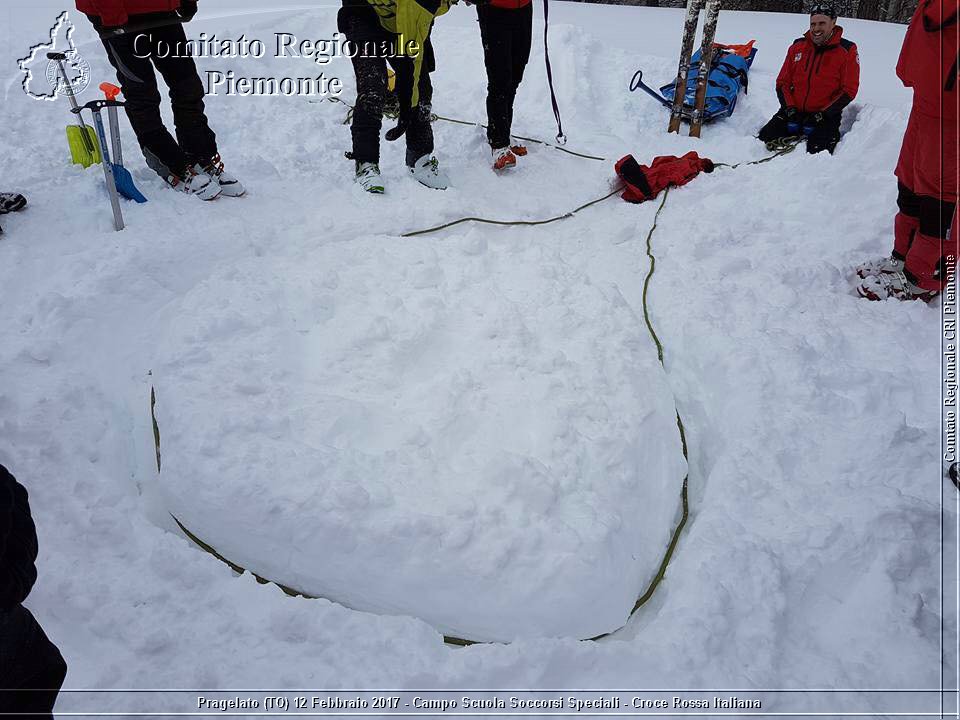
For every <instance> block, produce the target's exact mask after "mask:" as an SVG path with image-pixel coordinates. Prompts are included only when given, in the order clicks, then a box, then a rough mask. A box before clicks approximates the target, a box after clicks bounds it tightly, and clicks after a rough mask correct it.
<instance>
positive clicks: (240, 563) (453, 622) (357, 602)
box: [154, 150, 789, 642]
mask: <svg viewBox="0 0 960 720" xmlns="http://www.w3.org/2000/svg"><path fill="white" fill-rule="evenodd" d="M787 151H789V150H787ZM779 154H782V152H780V153H777V154H775V155H773V156H770V157H767V158H763V159H762V160H758V161H753V162H752V163H750V164H756V163H760V162H766V161H767V160H770V159H772V158H773V157H776V156H777V155H779ZM732 167H736V166H732ZM666 198H667V193H664V195H663V198H662V200H661V203H660V205H659V207H658V209H657V212H656V215H655V218H654V223H653V226H652V227H651V228H650V231H649V233H648V234H647V238H646V252H647V257H648V259H649V261H650V265H649V270H648V273H647V276H646V278H645V280H644V285H643V295H642V304H643V311H644V312H643V314H644V323H645V325H646V327H647V332H648V333H649V336H650V338H651V339H652V340H653V341H654V344H655V345H656V347H657V361H658V363H659V367H660V368H661V370H662V368H663V348H662V345H661V343H660V340H659V338H658V337H657V335H656V333H655V331H654V329H653V326H652V323H651V320H650V316H649V309H648V306H647V292H648V289H649V283H650V280H651V278H652V275H653V272H654V269H655V258H654V256H653V254H652V248H651V239H652V235H653V232H654V230H655V229H656V221H657V218H658V217H659V215H660V212H661V210H662V208H663V207H664V204H665V202H666ZM440 272H441V274H442V271H440ZM234 275H236V271H234V273H233V274H232V275H231V277H232V276H234ZM421 281H422V278H420V280H418V281H417V282H421ZM431 282H432V281H431ZM431 282H428V283H426V286H430V285H431ZM434 284H435V283H434ZM255 294H256V293H255ZM228 304H229V303H228ZM635 320H636V316H635V315H632V321H633V322H634V323H635ZM234 324H235V321H234V320H230V319H228V321H227V322H226V327H227V330H226V331H224V328H223V325H224V322H223V321H222V320H218V321H216V322H215V323H214V326H217V327H216V332H218V333H221V332H226V333H227V334H235V333H237V332H241V333H243V332H248V331H249V330H250V328H249V327H245V326H244V324H243V322H240V323H239V325H237V326H236V327H233V325H234ZM255 324H256V323H254V325H255ZM461 324H462V323H461ZM495 335H496V333H495ZM418 343H419V341H418ZM278 344H282V343H278ZM255 348H256V344H255V343H254V344H251V345H249V346H247V347H246V351H247V352H248V353H250V352H255ZM352 350H356V348H352ZM203 352H204V353H205V352H206V351H205V350H204V351H203ZM231 354H237V355H243V354H244V352H243V351H241V352H236V353H231ZM175 364H179V359H178V360H177V363H175ZM435 370H436V369H435ZM188 374H190V375H192V374H193V371H190V372H189V373H188ZM236 387H238V388H240V392H241V394H242V395H244V396H252V397H255V396H260V395H263V394H267V395H269V394H270V392H269V391H268V390H267V389H266V388H265V387H261V386H259V385H258V384H257V383H256V382H253V383H252V384H247V385H245V386H244V385H243V383H241V382H238V384H237V386H236ZM193 392H196V390H194V391H193ZM361 394H362V393H361ZM187 395H190V393H187ZM185 397H186V396H185ZM218 400H219V398H218ZM670 402H671V408H672V413H673V416H674V417H675V420H676V423H677V428H678V430H679V439H680V441H681V443H680V446H681V447H680V449H681V450H682V454H683V457H684V460H686V457H687V451H686V440H685V437H684V430H683V425H682V422H681V420H680V417H679V413H678V411H677V408H676V405H675V403H674V401H673V399H672V396H671V399H670ZM177 404H178V403H173V405H174V406H176V405H177ZM334 410H336V407H335V408H334ZM351 412H353V411H351ZM371 412H374V413H375V410H370V411H367V410H365V411H363V414H361V415H360V416H358V417H359V418H361V422H364V423H365V422H369V421H370V420H371V418H375V415H371V414H370V413H371ZM202 415H203V414H201V416H202ZM381 421H382V418H376V419H375V423H380V422H381ZM228 422H229V421H228ZM242 422H243V421H242V420H241V423H240V424H242ZM279 422H280V425H282V426H284V427H283V428H282V429H281V430H280V432H285V431H286V425H287V424H288V420H287V418H286V417H284V418H282V419H280V420H279ZM337 422H339V421H337ZM154 423H156V420H155V419H154ZM154 427H155V429H156V428H157V425H156V424H155V425H154ZM301 429H302V428H301ZM338 432H339V431H338ZM156 439H157V440H158V439H159V438H158V437H157V438H156ZM364 441H365V439H364ZM216 442H219V440H217V441H216ZM424 442H426V440H425V441H424ZM203 447H204V445H203V442H201V443H200V454H201V455H202V454H205V453H206V452H207V450H204V449H203ZM158 449H159V446H158ZM158 461H159V458H158ZM158 464H159V463H158ZM505 467H506V466H505ZM341 469H342V468H341ZM368 470H369V469H368V468H365V467H364V466H362V465H361V466H360V469H359V470H357V471H356V472H358V473H359V474H361V475H363V474H364V473H365V472H367V471H368ZM305 474H307V475H308V474H309V473H305ZM321 475H322V473H321ZM222 476H223V477H230V476H231V472H229V471H227V472H224V473H222ZM401 479H402V478H401ZM534 479H535V478H534ZM686 487H687V481H686V478H684V480H683V491H682V514H681V519H680V522H679V524H678V525H677V526H676V527H675V528H674V529H673V533H672V535H671V537H670V539H669V542H668V543H666V542H665V545H666V551H665V553H664V555H663V557H662V559H661V560H660V561H659V563H658V564H657V567H658V571H657V572H656V573H655V574H654V577H653V580H652V581H651V582H650V583H649V584H648V585H647V586H646V591H645V592H644V593H643V594H642V595H640V599H639V600H636V597H637V595H639V594H640V593H639V592H638V593H637V594H636V595H633V598H632V599H631V600H630V603H631V604H632V609H631V610H630V611H629V612H628V613H626V614H625V617H624V618H623V621H622V622H621V623H619V624H617V625H616V626H615V627H611V626H610V625H609V620H608V621H607V623H608V625H607V627H606V628H604V629H603V631H602V632H595V633H589V634H587V633H583V634H579V635H578V637H581V638H589V639H594V638H598V637H603V636H605V635H608V634H609V633H610V632H612V631H613V630H615V629H618V628H619V627H622V623H623V622H626V620H627V619H628V618H629V617H630V616H631V615H632V614H633V612H635V611H636V610H637V609H638V608H639V607H640V606H641V605H642V604H643V603H645V602H646V600H647V599H649V597H650V596H651V595H652V593H653V591H654V590H655V588H656V587H657V585H658V584H659V581H660V579H662V577H663V573H664V571H665V568H666V564H667V563H668V562H669V559H670V557H671V555H672V552H673V549H674V547H675V545H676V542H677V539H678V537H679V532H680V531H681V529H682V528H683V525H684V522H685V520H686V517H687V514H686V511H687V490H686ZM634 490H635V488H634ZM184 491H185V488H184V487H181V488H180V494H181V496H185V494H184ZM245 492H247V493H248V495H246V496H244V499H243V502H244V503H247V502H249V501H250V500H251V496H250V495H249V492H252V493H253V494H254V496H256V495H258V494H261V492H262V491H261V489H260V488H257V487H255V486H251V489H250V490H249V491H245ZM267 500H268V501H269V498H267ZM299 502H300V505H302V504H303V502H304V500H303V496H302V495H301V496H300V501H299ZM363 502H364V503H366V502H367V499H366V495H364V500H363ZM191 511H192V508H185V507H183V506H181V510H180V511H172V512H171V514H172V515H173V516H174V519H175V520H176V521H177V523H178V525H179V526H180V527H181V529H183V530H184V532H186V533H187V535H188V536H189V537H190V538H191V539H192V540H194V541H195V542H196V543H197V544H198V545H200V546H201V547H202V548H204V549H206V550H208V551H210V552H212V553H213V554H214V555H215V556H217V557H218V558H220V559H221V560H224V561H225V562H227V563H228V564H230V565H231V567H233V568H234V569H235V570H236V569H238V568H240V569H242V568H244V567H250V566H251V565H254V566H256V568H257V569H256V571H255V572H254V574H255V575H256V576H258V578H272V579H273V580H275V581H276V584H278V585H280V586H281V587H282V588H284V590H285V591H286V592H288V593H294V594H302V595H306V596H308V597H322V596H326V593H325V592H323V589H322V588H321V591H320V592H318V591H317V589H316V588H317V587H318V584H317V583H318V581H317V580H316V579H312V580H311V579H310V578H307V579H306V580H304V579H303V578H301V580H300V581H297V580H296V577H297V574H298V572H300V571H299V570H298V569H297V568H298V567H299V564H298V563H297V562H296V561H292V560H288V566H287V567H286V568H284V567H281V566H276V565H274V567H273V569H272V570H271V569H270V567H269V563H268V565H267V566H266V568H265V567H264V565H263V560H262V559H260V558H262V555H261V556H259V557H258V555H257V554H256V553H253V554H251V553H249V552H248V553H247V554H246V556H245V558H244V557H241V556H238V555H236V554H234V552H233V551H230V550H228V549H225V546H227V547H228V546H229V545H230V543H231V542H232V541H231V540H230V537H231V536H232V535H234V533H235V532H236V531H235V530H233V529H229V528H226V529H223V530H221V535H220V537H221V539H220V540H215V539H213V538H211V537H206V538H203V537H201V536H202V535H204V534H206V532H207V531H206V530H204V531H201V534H200V535H198V534H197V533H196V532H194V530H196V529H197V528H198V527H199V525H198V522H202V518H201V517H196V518H195V519H194V520H186V519H185V518H184V515H183V513H184V512H191ZM274 512H277V511H276V510H275V509H274ZM283 512H286V513H287V514H286V515H285V517H287V518H288V519H289V518H291V514H290V511H289V510H288V511H283ZM283 512H281V515H283ZM296 514H297V513H296V512H295V511H294V512H293V517H296ZM281 519H282V518H281ZM191 526H193V530H190V529H189V528H190V527H191ZM401 530H402V526H401ZM246 531H247V532H248V533H249V532H253V530H252V528H249V527H248V528H247V529H246ZM387 532H388V534H389V528H388V531H387ZM381 540H383V541H384V542H389V538H381ZM268 542H269V543H271V544H272V552H273V554H274V555H277V554H280V553H281V552H282V551H284V550H285V548H288V547H291V543H294V544H295V541H294V540H292V539H291V538H288V539H287V540H281V539H278V538H275V537H274V538H271V539H270V540H269V541H268ZM324 547H326V546H325V545H324ZM660 547H663V546H662V545H661V546H660ZM214 548H219V549H217V550H215V549H214ZM352 549H353V548H352V547H348V548H347V552H349V551H350V550H352ZM308 559H310V558H308ZM455 559H456V560H458V561H459V558H455ZM447 561H448V562H449V558H448V560H447ZM271 562H272V560H271ZM291 563H292V564H291ZM454 564H456V563H454ZM615 569H616V568H615ZM440 571H441V572H442V571H443V569H442V563H441V568H440ZM278 574H279V575H280V577H278ZM321 575H322V572H321ZM290 577H292V578H294V580H292V581H291V580H288V579H287V578H290ZM307 582H312V583H313V589H311V588H309V587H304V583H307ZM321 584H322V583H321ZM332 584H333V586H334V587H335V586H336V584H337V583H336V581H334V582H333V583H332ZM537 589H538V590H541V592H539V593H538V596H542V595H549V592H542V588H537ZM371 590H372V591H373V590H375V589H371ZM332 595H333V597H332V599H334V600H335V601H337V602H340V603H341V604H344V605H346V606H348V607H357V606H359V607H358V609H365V610H370V611H372V612H378V611H379V612H391V613H394V614H396V613H399V614H412V615H418V616H420V617H422V618H423V619H425V620H426V621H427V622H429V623H430V624H433V625H434V626H435V627H437V628H438V629H439V630H441V631H442V632H444V633H445V634H446V636H447V637H448V640H451V641H459V642H466V641H465V640H459V639H458V638H460V637H461V636H466V637H471V636H472V638H475V639H477V640H480V641H483V640H504V639H512V638H513V637H514V636H517V635H518V634H519V633H521V632H522V630H520V629H519V627H518V626H513V627H510V628H507V629H506V630H499V629H498V628H497V627H495V625H496V618H495V617H490V616H488V617H487V618H486V620H485V621H484V623H482V624H481V625H480V626H479V627H480V629H479V630H471V629H470V628H469V627H468V625H464V627H468V630H469V631H468V632H462V631H460V630H459V627H461V626H460V624H459V620H458V619H457V618H456V617H450V616H449V615H448V616H447V617H445V618H441V619H440V621H439V622H438V621H437V620H436V618H431V617H429V613H428V614H427V615H428V616H427V617H424V616H423V615H420V613H418V612H417V610H416V609H415V608H411V607H410V606H409V605H407V606H402V605H401V606H392V605H389V604H388V605H386V606H380V607H376V606H375V607H370V605H369V604H367V605H366V607H364V605H365V604H366V603H367V599H366V598H365V597H362V596H359V597H358V596H357V595H356V594H354V596H353V597H352V598H351V597H346V598H345V597H344V591H343V589H342V587H341V590H340V592H339V593H337V592H335V593H332ZM509 607H510V606H508V605H505V606H503V607H501V611H502V612H506V611H507V609H508V608H509ZM581 612H587V610H586V609H584V608H581ZM431 619H432V620H433V622H431ZM557 628H558V626H557V625H554V626H552V627H550V628H548V629H544V628H543V627H540V628H539V629H537V628H534V630H533V632H534V633H535V634H564V633H563V632H562V631H560V630H558V629H557Z"/></svg>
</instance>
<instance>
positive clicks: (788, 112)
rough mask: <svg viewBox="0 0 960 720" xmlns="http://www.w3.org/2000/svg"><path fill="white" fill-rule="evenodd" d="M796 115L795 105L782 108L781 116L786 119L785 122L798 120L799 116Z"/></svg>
mask: <svg viewBox="0 0 960 720" xmlns="http://www.w3.org/2000/svg"><path fill="white" fill-rule="evenodd" d="M798 115H799V113H797V109H796V108H795V107H791V106H789V105H788V106H787V107H785V108H784V109H783V116H784V117H785V118H786V119H787V122H799V118H798V117H797V116H798Z"/></svg>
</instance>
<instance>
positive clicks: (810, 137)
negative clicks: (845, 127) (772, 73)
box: [758, 3, 860, 154]
mask: <svg viewBox="0 0 960 720" xmlns="http://www.w3.org/2000/svg"><path fill="white" fill-rule="evenodd" d="M859 88H860V57H859V55H858V54H857V46H856V45H855V44H854V43H852V42H851V41H850V40H847V39H845V38H844V37H843V28H842V27H840V26H839V25H837V12H836V10H834V8H833V6H832V5H829V4H825V3H818V4H817V5H815V6H814V7H813V8H812V9H811V10H810V29H809V30H808V31H807V32H806V33H804V34H803V37H799V38H797V39H796V40H794V41H793V44H792V45H791V46H790V49H789V50H787V56H786V58H785V59H784V61H783V67H781V68H780V74H779V75H777V98H778V99H779V100H780V109H779V110H778V111H777V113H776V114H775V115H774V116H773V117H772V118H770V121H769V122H768V123H767V124H766V125H764V126H763V127H762V128H761V129H760V133H759V135H758V137H759V138H760V140H762V141H763V142H765V143H775V142H777V141H779V140H782V139H784V138H788V137H793V136H797V135H805V136H806V138H807V152H809V153H818V152H820V151H822V150H828V151H829V152H830V153H831V154H832V153H833V149H834V148H835V147H836V145H837V143H838V142H839V141H840V119H841V117H842V116H843V109H844V108H845V107H846V106H847V105H849V104H850V103H851V102H852V101H853V99H854V98H855V97H856V96H857V90H859Z"/></svg>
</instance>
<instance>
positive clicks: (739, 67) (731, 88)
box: [630, 41, 757, 122]
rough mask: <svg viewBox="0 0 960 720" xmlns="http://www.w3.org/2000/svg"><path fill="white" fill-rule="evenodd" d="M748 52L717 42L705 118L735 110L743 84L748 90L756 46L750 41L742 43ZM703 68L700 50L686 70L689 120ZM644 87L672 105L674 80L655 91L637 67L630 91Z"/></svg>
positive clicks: (685, 105) (685, 108)
mask: <svg viewBox="0 0 960 720" xmlns="http://www.w3.org/2000/svg"><path fill="white" fill-rule="evenodd" d="M739 48H742V49H743V51H744V52H747V54H746V55H745V56H744V55H741V54H738V53H737V52H736V50H735V49H733V48H731V47H730V46H725V45H715V46H714V50H713V58H712V61H711V64H710V65H711V67H710V74H709V75H708V76H707V98H706V101H705V102H704V106H703V119H704V122H709V121H711V120H716V119H717V118H725V117H728V116H730V115H732V114H733V111H734V109H735V108H736V107H737V98H738V97H739V95H740V88H743V91H744V93H746V92H747V75H748V73H749V72H750V66H751V65H753V59H754V58H755V57H756V55H757V49H756V48H755V47H753V42H752V41H751V42H750V43H749V44H748V45H741V46H739ZM699 70H700V51H699V50H697V52H695V53H694V54H693V57H692V58H690V70H689V71H688V72H687V88H686V93H685V94H684V97H683V115H682V117H683V119H685V120H689V119H690V115H691V114H692V113H693V104H694V98H695V96H696V93H697V74H698V72H699ZM637 89H640V90H643V91H644V92H646V93H647V94H648V95H650V96H651V97H653V98H654V99H655V100H657V101H659V102H660V103H661V104H662V105H663V106H664V107H666V108H672V107H673V95H674V84H673V83H669V84H668V85H664V86H662V87H661V88H660V92H659V93H658V92H656V91H655V90H654V89H653V88H651V87H650V86H648V85H646V84H645V83H644V82H643V71H642V70H637V72H636V74H635V75H634V76H633V80H632V81H631V83H630V91H631V92H633V91H634V90H637Z"/></svg>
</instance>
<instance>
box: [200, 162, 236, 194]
mask: <svg viewBox="0 0 960 720" xmlns="http://www.w3.org/2000/svg"><path fill="white" fill-rule="evenodd" d="M204 171H205V172H206V173H207V174H208V175H210V176H211V177H212V178H214V179H215V180H216V181H217V183H218V184H219V185H220V194H221V195H223V196H224V197H242V196H243V195H245V194H246V192H247V189H246V188H245V187H244V186H243V183H241V182H240V181H239V180H238V179H237V178H236V176H235V175H233V174H232V173H229V172H227V171H226V170H225V169H224V167H223V160H221V159H220V153H217V154H216V155H214V156H213V159H212V160H211V161H210V162H209V163H208V164H207V166H206V167H205V168H204Z"/></svg>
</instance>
